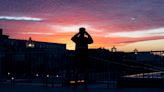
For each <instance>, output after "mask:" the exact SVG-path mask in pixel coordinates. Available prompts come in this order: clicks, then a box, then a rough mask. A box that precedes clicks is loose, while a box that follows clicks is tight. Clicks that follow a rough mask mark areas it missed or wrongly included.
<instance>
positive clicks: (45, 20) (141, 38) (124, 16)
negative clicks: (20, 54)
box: [0, 0, 164, 51]
mask: <svg viewBox="0 0 164 92" xmlns="http://www.w3.org/2000/svg"><path fill="white" fill-rule="evenodd" d="M163 11H164V0H0V28H3V29H4V34H7V35H10V38H14V39H26V40H27V39H28V38H29V37H32V39H33V40H36V41H44V42H54V43H65V44H67V49H74V48H75V46H74V43H73V42H72V41H71V37H72V36H73V35H74V34H75V33H77V32H78V29H79V27H85V28H86V30H87V31H88V32H89V33H90V34H91V36H92V37H93V39H94V44H92V45H90V48H99V47H101V48H106V49H111V47H113V46H115V47H117V48H118V50H120V51H133V50H134V49H135V48H137V49H138V50H139V51H150V50H164V12H163Z"/></svg>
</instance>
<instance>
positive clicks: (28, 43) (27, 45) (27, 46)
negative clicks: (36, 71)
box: [26, 37, 35, 80]
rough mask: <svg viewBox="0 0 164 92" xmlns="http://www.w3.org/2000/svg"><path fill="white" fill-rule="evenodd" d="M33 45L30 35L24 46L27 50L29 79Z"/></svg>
mask: <svg viewBox="0 0 164 92" xmlns="http://www.w3.org/2000/svg"><path fill="white" fill-rule="evenodd" d="M34 47H35V44H34V42H33V41H32V39H31V37H30V38H29V40H28V41H27V42H26V48H27V49H28V50H29V80H30V78H31V75H32V61H31V60H32V59H31V57H32V56H31V50H32V48H34Z"/></svg>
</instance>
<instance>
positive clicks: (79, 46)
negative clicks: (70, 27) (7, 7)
mask: <svg viewBox="0 0 164 92" xmlns="http://www.w3.org/2000/svg"><path fill="white" fill-rule="evenodd" d="M71 40H72V41H73V42H74V43H75V44H76V47H75V52H76V61H75V65H74V68H75V72H76V75H75V76H76V79H78V77H77V76H78V74H82V77H83V78H84V79H85V88H87V82H88V71H89V67H90V64H89V61H88V44H92V43H93V39H92V37H91V36H90V35H89V34H88V33H87V32H86V30H85V28H83V27H81V28H80V29H79V33H77V34H75V35H74V36H73V37H72V39H71Z"/></svg>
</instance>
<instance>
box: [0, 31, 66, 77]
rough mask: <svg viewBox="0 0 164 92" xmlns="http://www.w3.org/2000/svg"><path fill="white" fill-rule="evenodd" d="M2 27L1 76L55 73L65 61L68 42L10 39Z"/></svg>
mask: <svg viewBox="0 0 164 92" xmlns="http://www.w3.org/2000/svg"><path fill="white" fill-rule="evenodd" d="M2 32H3V30H2V29H0V76H1V75H7V73H11V74H13V75H26V74H29V73H30V74H36V73H38V74H55V73H58V72H59V70H61V68H62V67H61V65H62V63H63V62H64V61H65V60H64V59H65V58H64V57H65V52H66V44H58V43H49V42H39V41H33V40H32V38H31V37H30V38H29V40H18V39H10V38H9V36H7V35H3V34H2Z"/></svg>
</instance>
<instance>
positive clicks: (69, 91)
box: [0, 85, 164, 92]
mask: <svg viewBox="0 0 164 92" xmlns="http://www.w3.org/2000/svg"><path fill="white" fill-rule="evenodd" d="M0 92H164V88H108V89H107V88H104V87H101V85H100V86H99V85H89V88H88V89H83V87H79V88H77V89H73V88H72V87H63V88H62V87H54V88H51V87H43V86H30V85H26V86H25V85H17V86H14V87H0Z"/></svg>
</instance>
